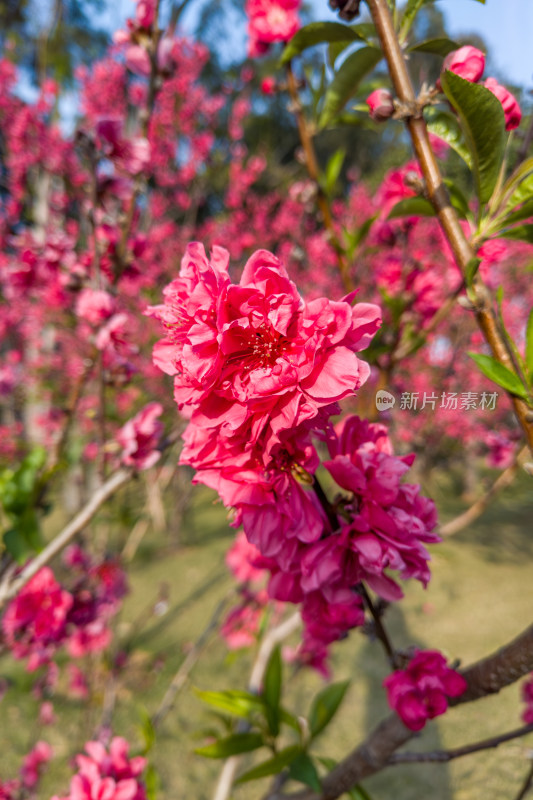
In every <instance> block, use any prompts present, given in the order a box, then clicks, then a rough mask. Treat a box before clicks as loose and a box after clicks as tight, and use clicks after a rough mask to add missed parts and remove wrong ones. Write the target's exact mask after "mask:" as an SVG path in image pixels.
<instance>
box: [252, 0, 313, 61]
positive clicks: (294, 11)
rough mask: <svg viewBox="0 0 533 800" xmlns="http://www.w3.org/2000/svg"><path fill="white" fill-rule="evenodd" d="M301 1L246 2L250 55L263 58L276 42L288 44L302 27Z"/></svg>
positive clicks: (263, 0)
mask: <svg viewBox="0 0 533 800" xmlns="http://www.w3.org/2000/svg"><path fill="white" fill-rule="evenodd" d="M300 4H301V0H246V14H247V16H248V36H249V42H248V55H249V56H250V58H256V57H257V56H262V55H264V54H265V53H266V52H268V50H269V49H270V47H271V45H272V44H273V43H274V42H287V41H288V40H289V39H290V38H291V37H292V36H294V34H295V33H296V31H297V30H298V29H299V27H300V20H299V17H298V8H299V6H300Z"/></svg>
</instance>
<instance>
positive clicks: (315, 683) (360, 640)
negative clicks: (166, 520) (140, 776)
mask: <svg viewBox="0 0 533 800" xmlns="http://www.w3.org/2000/svg"><path fill="white" fill-rule="evenodd" d="M439 480H440V478H439ZM442 480H444V479H442ZM448 489H449V487H448V486H447V485H444V484H443V485H440V486H439V485H437V486H436V488H435V494H436V496H437V498H438V500H439V505H440V506H441V516H442V518H443V520H445V519H448V518H450V517H452V516H454V515H455V514H457V513H459V512H460V511H461V510H462V508H463V507H464V506H463V504H461V502H460V501H459V500H453V501H452V502H450V501H448V503H447V504H446V503H445V502H444V497H445V496H446V494H447V491H448ZM132 491H133V493H134V494H133V495H130V499H131V497H132V496H135V491H137V493H138V490H135V489H134V490H132ZM114 513H116V512H114ZM109 519H112V520H115V517H112V518H111V517H109V515H106V514H102V517H101V518H100V521H99V522H98V523H96V524H95V526H93V533H94V534H96V535H99V526H105V525H107V524H108V522H109ZM115 521H116V520H115ZM532 521H533V503H532V500H531V494H530V486H529V483H528V479H527V478H526V477H524V478H523V479H520V480H519V481H518V482H517V484H515V485H514V486H513V487H511V488H510V489H508V490H507V491H506V493H505V494H504V495H503V496H502V497H501V498H499V499H498V501H497V502H496V503H495V504H494V505H493V506H492V507H491V508H490V509H489V510H488V511H487V512H485V514H484V515H483V517H481V518H480V519H479V520H478V521H477V522H476V523H475V524H473V525H471V526H470V527H469V529H468V530H467V531H463V532H461V533H459V534H456V535H455V536H453V537H451V538H450V539H449V540H447V541H446V542H444V543H443V544H441V545H438V546H436V547H434V548H433V549H432V556H433V566H432V571H433V579H432V581H431V584H430V587H429V589H428V590H427V591H424V590H423V589H422V588H421V587H420V586H419V585H418V584H414V583H411V584H406V585H405V587H404V588H405V593H406V596H405V600H404V601H403V602H402V603H401V604H399V605H397V606H396V607H394V608H391V609H389V610H388V612H387V615H386V622H387V626H388V628H389V629H390V632H391V636H392V638H393V641H394V644H395V645H396V646H399V647H406V646H409V645H412V644H416V645H418V646H421V647H438V648H439V649H441V650H443V651H444V652H445V654H446V655H447V656H448V657H449V658H450V659H461V661H462V663H463V664H468V663H469V662H471V661H473V660H476V659H478V658H479V657H481V656H483V655H485V654H488V653H489V652H491V651H492V650H494V649H496V648H497V647H498V646H501V645H502V644H503V643H505V642H507V641H509V640H510V639H511V638H512V637H513V636H515V635H516V634H518V633H519V632H520V631H521V630H522V629H523V628H524V627H525V626H526V625H527V624H528V623H529V622H530V621H531V616H532V613H531V612H532V608H533V603H532V601H533V581H532V572H531V566H530V563H531V555H532V554H533V522H532ZM127 532H128V528H127V527H124V528H122V530H121V532H120V533H118V534H115V535H114V536H115V537H116V538H117V540H118V539H120V538H121V539H124V537H125V535H126V534H127ZM232 535H233V534H232V531H231V530H230V529H229V528H228V526H227V518H226V512H225V511H224V509H223V508H222V507H221V506H220V505H219V504H217V505H214V504H213V503H212V495H211V493H208V492H206V491H205V490H199V491H197V492H196V493H195V495H194V499H193V504H192V507H191V509H190V510H189V512H187V514H186V517H185V520H184V525H183V530H182V531H180V533H179V540H180V542H181V546H180V548H179V549H178V548H174V549H170V548H168V547H167V546H166V545H167V544H168V539H165V538H164V537H162V535H161V534H159V535H155V534H152V533H150V532H148V534H147V536H146V537H145V540H144V541H143V543H142V545H141V547H140V549H139V551H138V553H137V556H136V558H135V560H134V562H133V564H132V565H131V569H130V572H129V575H130V577H129V580H130V586H131V592H130V594H129V595H128V597H127V599H126V602H125V604H124V609H123V612H122V613H121V615H120V618H119V619H118V621H117V636H118V640H119V641H120V643H121V646H125V645H129V646H130V647H131V648H132V655H131V659H130V661H129V663H128V667H127V669H126V670H124V672H123V673H122V675H121V676H120V685H119V688H118V694H117V704H116V709H115V714H114V719H113V727H114V731H115V733H117V734H120V735H124V736H126V737H127V738H129V739H130V741H132V742H133V743H135V744H140V742H141V737H140V734H139V724H140V719H141V714H142V710H143V709H144V710H145V711H148V713H150V714H152V713H153V712H154V711H155V710H156V709H157V708H158V705H159V703H160V701H161V698H162V697H163V694H164V692H165V690H166V688H167V686H168V684H169V682H170V680H171V678H172V676H173V675H174V674H175V672H176V670H177V669H178V668H179V666H180V664H181V663H182V662H183V659H184V658H185V655H186V653H187V651H188V649H189V648H190V646H191V644H192V643H193V642H194V641H195V640H196V639H197V638H198V636H199V634H200V633H201V631H202V630H203V629H204V627H205V626H206V625H207V624H208V622H209V619H210V618H211V616H212V613H213V610H214V608H215V607H216V605H217V603H218V602H219V601H220V599H221V598H222V597H223V596H224V595H225V594H226V593H227V592H228V590H229V589H230V587H231V580H230V578H229V576H228V574H227V571H226V569H225V566H224V554H225V551H226V549H227V547H228V546H229V544H230V542H231V539H232ZM165 587H166V588H165ZM161 591H163V593H166V594H168V598H169V599H168V611H167V613H166V614H164V615H163V616H159V617H155V616H153V615H151V614H150V613H149V609H150V608H151V607H152V606H153V604H154V601H155V600H156V598H157V597H158V596H159V594H160V593H161ZM252 660H253V654H252V653H245V654H240V655H237V656H236V655H234V654H229V655H228V652H227V649H226V648H225V646H224V643H223V642H222V641H221V640H220V638H218V637H216V636H215V637H214V638H213V639H212V641H211V643H210V645H209V647H208V649H207V650H206V651H205V653H204V655H203V657H202V658H201V660H200V661H199V663H198V664H197V665H196V667H195V669H194V671H193V674H192V683H193V684H194V685H196V686H198V687H200V688H203V689H224V688H244V687H245V685H246V682H247V678H248V675H249V673H250V669H251V664H252ZM332 669H333V674H334V679H335V680H341V679H344V678H351V679H352V681H353V682H352V686H351V687H350V690H349V693H348V695H347V697H346V700H345V702H344V704H343V707H342V709H341V711H340V712H339V715H338V718H337V721H336V724H335V725H334V726H332V728H331V730H329V729H328V732H327V733H326V734H325V735H324V736H323V737H322V739H318V740H317V745H316V752H317V753H319V754H322V755H327V756H330V757H333V758H340V757H342V755H344V754H346V752H347V751H348V750H349V749H350V748H351V747H353V746H354V745H355V744H356V743H357V742H359V741H360V740H361V739H362V738H363V737H364V735H365V731H368V729H369V728H372V727H374V726H375V725H376V724H377V722H379V720H380V719H382V718H383V716H385V715H386V714H387V713H388V710H387V706H386V702H385V698H384V695H383V692H382V690H381V688H380V686H381V681H382V680H383V678H384V677H385V675H386V674H387V665H386V662H385V659H384V657H383V653H382V652H381V649H380V645H379V643H377V642H371V641H369V640H368V639H367V638H366V637H364V636H363V635H362V634H361V633H360V632H358V631H354V632H352V634H351V635H350V636H349V638H348V639H347V640H346V641H345V642H341V643H339V644H337V645H335V646H334V647H333V658H332ZM63 672H64V670H62V673H63ZM0 674H2V675H3V676H4V677H5V678H6V679H7V680H8V682H9V689H8V691H7V693H6V695H5V697H4V699H3V700H2V701H1V704H0V709H1V713H2V724H1V725H0V780H6V779H8V778H11V777H14V775H15V773H16V770H17V767H18V763H19V760H20V758H21V757H22V755H23V754H24V753H26V752H27V750H28V748H29V746H30V745H31V744H32V743H33V742H34V741H35V739H36V738H38V737H42V738H46V739H47V740H48V741H50V742H51V744H52V745H53V746H54V748H55V752H56V756H57V757H56V759H55V760H54V762H53V764H52V765H51V768H50V770H49V773H48V775H47V777H46V779H45V781H44V783H43V790H42V792H41V794H40V797H42V798H44V799H45V800H48V798H49V797H50V796H51V795H52V794H54V793H57V794H59V795H60V796H61V795H62V794H65V793H66V791H67V788H68V781H69V777H70V774H71V771H70V769H69V759H70V757H71V756H72V754H73V753H74V752H76V750H77V749H78V748H81V746H82V744H83V742H84V741H85V740H86V739H87V738H90V736H91V735H92V734H93V732H94V729H95V727H96V726H97V725H98V722H99V720H100V715H101V702H102V700H103V696H104V694H103V692H104V685H103V684H101V685H99V684H98V683H97V684H96V685H95V686H94V687H93V688H94V698H95V701H96V706H95V707H94V708H87V706H86V705H85V704H84V703H83V702H81V701H77V700H74V699H70V698H68V697H67V695H66V692H65V676H64V675H62V677H61V679H60V682H59V685H58V688H57V690H56V692H55V693H54V696H53V698H52V699H53V701H54V707H55V711H56V714H57V717H58V724H57V725H55V726H54V727H53V728H47V729H44V730H40V729H39V728H38V724H37V722H36V719H37V715H38V708H39V701H38V700H37V699H35V697H33V695H32V694H31V687H32V684H33V677H32V676H31V675H28V673H26V672H25V671H24V669H23V667H22V665H21V664H20V663H16V662H13V660H11V659H10V658H8V657H4V658H3V660H2V662H1V667H0ZM285 676H286V687H285V689H286V691H285V704H286V705H287V707H288V708H289V709H291V710H294V711H296V712H297V713H300V714H301V713H304V714H305V712H306V710H307V709H308V708H309V705H310V702H311V699H312V697H313V695H314V694H315V693H316V692H317V691H318V690H319V689H320V688H321V686H322V681H321V678H320V677H319V676H318V675H317V674H315V673H314V672H312V671H302V672H299V673H298V674H294V673H293V671H292V670H291V668H290V667H288V666H286V667H285ZM520 711H521V708H520V699H519V686H518V684H515V685H514V686H511V687H509V688H508V689H506V690H505V691H503V692H502V693H501V694H500V695H499V696H497V697H492V698H489V699H484V700H482V701H479V702H476V703H472V704H469V705H467V706H463V707H461V706H460V707H458V708H456V709H453V710H451V711H450V712H449V713H448V714H446V715H445V716H444V717H442V718H440V719H439V720H438V721H437V722H436V723H433V724H431V725H428V726H427V729H426V731H424V732H423V734H422V735H421V736H419V737H417V739H416V741H415V742H414V743H411V744H410V745H409V749H413V748H420V749H435V748H442V747H452V746H453V747H455V746H459V745H461V744H465V743H468V742H470V741H474V740H476V739H479V738H484V737H486V736H489V735H492V734H496V733H499V732H502V731H503V730H509V729H512V728H514V727H516V726H517V725H518V724H520ZM209 725H211V719H210V716H209V713H208V711H207V709H206V707H205V706H204V705H203V704H202V703H201V702H200V701H199V700H198V699H197V698H196V697H195V696H194V695H193V693H192V692H191V691H190V685H188V686H186V687H185V689H184V690H183V691H182V692H181V694H180V695H179V697H178V700H177V703H176V706H175V708H174V710H173V711H172V712H171V713H170V714H169V715H168V716H167V718H166V719H165V721H164V723H163V724H162V726H161V729H160V731H159V733H158V737H157V741H156V744H155V747H154V749H153V751H152V753H151V759H152V761H153V763H154V765H155V767H156V768H157V770H158V772H159V774H160V778H161V783H162V786H161V790H160V795H159V796H160V797H162V798H169V800H178V799H180V800H181V798H194V800H207V799H208V798H211V797H212V794H213V787H214V783H215V780H216V776H217V774H218V771H219V768H220V764H219V763H218V762H214V761H210V760H207V759H202V758H200V757H198V756H195V755H194V754H193V749H194V747H195V746H196V745H197V744H198V742H200V741H201V739H195V736H198V734H199V733H200V732H201V729H202V728H205V727H207V726H209ZM528 746H529V747H531V746H533V737H529V739H528V740H518V741H514V742H510V743H508V744H505V745H503V746H502V747H501V748H500V749H498V750H497V751H488V752H486V753H480V754H476V755H471V756H467V757H465V758H464V759H458V760H456V761H454V762H452V763H450V764H448V765H442V764H435V765H431V764H430V765H424V766H416V767H413V766H408V767H407V766H401V767H400V766H397V767H391V768H389V769H388V770H386V771H384V772H382V773H381V774H379V775H377V776H374V777H373V778H371V779H369V780H368V781H367V782H366V783H365V787H366V788H367V789H368V792H369V793H370V795H371V797H372V798H373V800H426V798H428V797H431V800H452V798H453V800H477V799H478V798H483V800H503V799H504V798H510V799H511V800H512V798H513V797H514V796H515V795H516V793H517V791H518V787H519V785H520V783H521V782H522V780H523V777H524V775H525V772H526V771H527V768H528V762H527V760H526V755H527V752H528V750H527V748H528ZM246 763H247V764H249V763H252V759H250V758H247V760H246ZM267 785H268V784H267V782H266V781H262V782H260V783H258V784H247V785H245V786H244V787H241V788H238V789H236V790H235V792H234V798H235V800H248V798H250V800H254V799H255V798H259V797H261V796H262V794H263V793H264V791H265V790H266V787H267Z"/></svg>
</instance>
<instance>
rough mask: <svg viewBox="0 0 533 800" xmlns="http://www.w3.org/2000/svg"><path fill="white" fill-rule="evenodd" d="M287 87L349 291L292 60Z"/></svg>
mask: <svg viewBox="0 0 533 800" xmlns="http://www.w3.org/2000/svg"><path fill="white" fill-rule="evenodd" d="M287 88H288V90H289V95H290V98H291V110H292V111H293V112H294V115H295V117H296V123H297V125H298V133H299V135H300V142H301V145H302V150H303V153H304V158H305V166H306V168H307V173H308V175H309V177H310V178H311V180H312V181H313V183H314V184H315V190H316V199H317V204H318V207H319V209H320V212H321V214H322V219H323V222H324V227H325V228H326V230H327V232H328V234H329V241H330V244H331V246H332V247H333V249H334V250H335V252H336V254H337V262H338V265H339V272H340V275H341V279H342V282H343V285H344V288H345V289H346V291H347V292H351V291H352V289H353V288H354V287H353V282H352V279H351V276H350V270H349V265H348V262H347V261H346V255H345V253H344V250H343V248H342V245H341V244H340V242H339V240H338V238H337V233H336V231H335V227H334V225H333V218H332V216H331V209H330V207H329V202H328V198H327V197H326V195H325V193H324V190H323V189H322V186H321V185H320V169H319V166H318V160H317V157H316V152H315V147H314V144H313V138H312V136H311V131H310V129H309V125H308V123H307V120H306V118H305V115H304V113H303V109H302V103H301V100H300V95H299V93H298V85H297V83H296V78H295V77H294V72H293V70H292V65H291V63H290V62H289V63H288V64H287Z"/></svg>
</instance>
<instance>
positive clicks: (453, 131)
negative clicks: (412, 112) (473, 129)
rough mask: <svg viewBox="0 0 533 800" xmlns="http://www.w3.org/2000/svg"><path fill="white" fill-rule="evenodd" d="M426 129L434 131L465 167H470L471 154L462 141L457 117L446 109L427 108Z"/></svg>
mask: <svg viewBox="0 0 533 800" xmlns="http://www.w3.org/2000/svg"><path fill="white" fill-rule="evenodd" d="M427 113H428V123H427V125H428V131H430V133H434V134H435V136H438V137H439V139H442V140H443V141H444V142H446V143H447V144H449V145H450V147H451V148H452V150H455V152H456V153H457V155H459V156H460V157H461V158H462V159H463V161H464V162H465V164H466V165H467V167H469V168H470V169H472V156H471V155H470V151H469V150H468V148H467V146H466V145H465V142H464V137H463V132H462V130H461V126H460V125H459V122H458V121H457V119H456V118H455V117H454V116H453V115H452V114H449V113H448V112H447V111H435V110H434V109H428V112H427Z"/></svg>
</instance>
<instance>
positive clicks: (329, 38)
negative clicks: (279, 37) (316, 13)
mask: <svg viewBox="0 0 533 800" xmlns="http://www.w3.org/2000/svg"><path fill="white" fill-rule="evenodd" d="M357 41H359V42H362V41H364V37H363V36H361V34H359V33H358V32H357V31H356V30H354V28H353V27H351V26H350V25H342V24H341V23H340V22H311V23H309V25H305V26H304V27H303V28H300V30H299V31H298V32H297V33H296V34H295V35H294V36H293V37H292V39H291V40H290V42H288V44H287V46H286V47H285V50H284V51H283V53H282V54H281V59H280V64H282V65H283V64H287V63H288V62H289V61H290V60H291V59H292V58H294V57H295V56H298V55H300V53H302V52H303V51H304V50H307V48H308V47H314V46H315V45H317V44H323V43H325V42H327V43H329V44H331V43H332V42H346V43H348V42H357Z"/></svg>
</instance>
